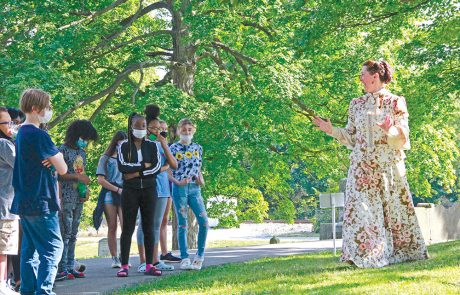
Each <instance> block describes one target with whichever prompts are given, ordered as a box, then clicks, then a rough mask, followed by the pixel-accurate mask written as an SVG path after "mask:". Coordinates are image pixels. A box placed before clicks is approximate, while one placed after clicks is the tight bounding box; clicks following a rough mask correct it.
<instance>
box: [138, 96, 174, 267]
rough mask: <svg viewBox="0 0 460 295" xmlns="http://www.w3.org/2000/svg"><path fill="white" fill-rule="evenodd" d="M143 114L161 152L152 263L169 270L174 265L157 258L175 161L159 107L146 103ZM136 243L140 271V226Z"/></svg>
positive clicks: (141, 250)
mask: <svg viewBox="0 0 460 295" xmlns="http://www.w3.org/2000/svg"><path fill="white" fill-rule="evenodd" d="M145 115H146V118H147V135H148V138H149V140H152V141H153V142H155V143H157V144H158V148H159V150H160V153H161V169H160V171H161V173H160V174H158V175H157V200H156V205H155V212H154V216H153V237H154V246H153V265H154V266H155V267H156V268H157V269H159V270H169V271H170V270H174V267H173V266H171V265H167V264H165V263H164V262H162V261H160V260H159V259H158V258H159V257H158V248H159V242H160V229H161V224H162V222H163V217H164V215H165V211H166V207H167V205H168V200H169V199H170V196H171V191H170V188H169V180H168V172H167V170H169V168H171V169H176V168H177V161H176V159H175V158H174V156H173V155H172V154H171V152H170V151H169V147H168V146H167V144H166V133H164V130H163V129H162V128H161V124H160V120H159V119H158V116H159V115H160V109H159V108H158V106H156V105H147V106H146V108H145ZM168 213H169V210H168ZM137 243H138V247H139V258H140V261H141V265H140V267H139V269H138V270H139V271H140V272H142V268H143V267H142V266H143V264H142V263H145V262H144V261H145V254H144V253H145V251H144V249H143V248H144V247H143V246H144V241H143V232H142V227H141V226H139V227H138V231H137Z"/></svg>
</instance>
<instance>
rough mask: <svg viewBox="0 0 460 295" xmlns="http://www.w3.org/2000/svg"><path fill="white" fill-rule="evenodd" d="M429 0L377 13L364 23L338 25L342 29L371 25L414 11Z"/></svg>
mask: <svg viewBox="0 0 460 295" xmlns="http://www.w3.org/2000/svg"><path fill="white" fill-rule="evenodd" d="M429 2H430V0H426V1H422V2H420V3H419V4H417V5H415V6H412V7H409V8H408V9H406V10H398V11H394V12H389V13H386V14H381V15H375V16H373V18H372V19H370V20H368V21H365V22H362V23H354V24H349V25H347V24H345V25H339V26H338V27H339V28H340V29H346V28H355V27H360V26H367V25H370V24H373V23H375V22H378V21H381V20H384V19H387V18H390V17H392V16H395V15H398V14H404V13H406V12H410V11H414V10H416V9H418V8H420V7H422V6H423V5H425V4H427V3H429Z"/></svg>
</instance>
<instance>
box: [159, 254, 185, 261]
mask: <svg viewBox="0 0 460 295" xmlns="http://www.w3.org/2000/svg"><path fill="white" fill-rule="evenodd" d="M160 260H163V261H168V262H181V260H182V259H180V258H179V257H177V256H174V255H172V253H171V252H169V253H168V254H166V255H163V254H160Z"/></svg>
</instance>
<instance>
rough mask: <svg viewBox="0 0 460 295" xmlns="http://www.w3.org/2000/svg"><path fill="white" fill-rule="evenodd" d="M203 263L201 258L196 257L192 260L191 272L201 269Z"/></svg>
mask: <svg viewBox="0 0 460 295" xmlns="http://www.w3.org/2000/svg"><path fill="white" fill-rule="evenodd" d="M203 261H204V258H203V257H200V256H198V255H196V256H195V257H194V258H193V263H192V269H193V270H200V269H201V267H202V266H203Z"/></svg>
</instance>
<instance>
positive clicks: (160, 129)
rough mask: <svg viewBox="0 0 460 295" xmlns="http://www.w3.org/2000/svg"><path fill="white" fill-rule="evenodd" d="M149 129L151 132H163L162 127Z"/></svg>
mask: <svg viewBox="0 0 460 295" xmlns="http://www.w3.org/2000/svg"><path fill="white" fill-rule="evenodd" d="M147 129H148V130H149V131H158V132H161V131H163V128H161V127H147Z"/></svg>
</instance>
